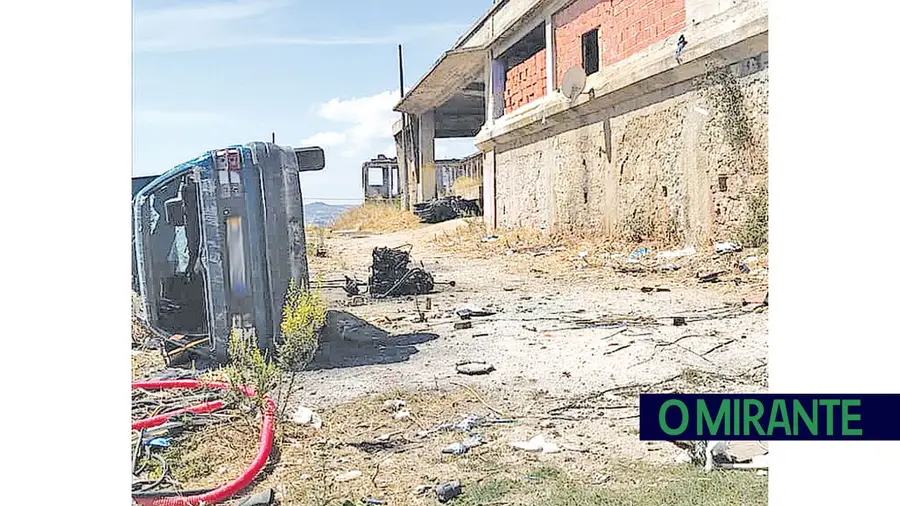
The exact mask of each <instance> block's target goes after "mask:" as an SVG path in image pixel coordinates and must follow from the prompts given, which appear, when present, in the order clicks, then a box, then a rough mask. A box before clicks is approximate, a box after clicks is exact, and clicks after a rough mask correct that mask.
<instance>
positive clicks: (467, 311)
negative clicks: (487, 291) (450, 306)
mask: <svg viewBox="0 0 900 506" xmlns="http://www.w3.org/2000/svg"><path fill="white" fill-rule="evenodd" d="M495 314H497V312H496V311H491V310H489V309H486V308H481V307H477V306H462V307H460V308H458V309H457V310H456V315H457V316H459V317H460V318H462V319H463V320H468V319H470V318H472V317H481V316H493V315H495Z"/></svg>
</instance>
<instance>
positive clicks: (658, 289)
mask: <svg viewBox="0 0 900 506" xmlns="http://www.w3.org/2000/svg"><path fill="white" fill-rule="evenodd" d="M641 291H642V292H644V293H651V292H671V291H672V290H670V289H668V288H663V287H659V286H657V287H653V286H644V287H641Z"/></svg>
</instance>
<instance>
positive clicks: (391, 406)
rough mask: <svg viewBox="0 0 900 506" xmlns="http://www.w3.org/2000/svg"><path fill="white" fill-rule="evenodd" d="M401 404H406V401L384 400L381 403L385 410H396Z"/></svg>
mask: <svg viewBox="0 0 900 506" xmlns="http://www.w3.org/2000/svg"><path fill="white" fill-rule="evenodd" d="M403 406H406V401H403V400H401V399H390V400H386V401H384V404H383V407H384V410H385V411H398V410H399V409H400V408H402V407H403Z"/></svg>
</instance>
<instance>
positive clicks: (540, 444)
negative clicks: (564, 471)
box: [509, 435, 560, 453]
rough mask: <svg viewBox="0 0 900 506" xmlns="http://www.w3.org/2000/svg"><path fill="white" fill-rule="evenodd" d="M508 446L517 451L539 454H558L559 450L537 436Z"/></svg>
mask: <svg viewBox="0 0 900 506" xmlns="http://www.w3.org/2000/svg"><path fill="white" fill-rule="evenodd" d="M509 445H510V446H512V447H513V448H515V449H517V450H523V451H526V452H535V453H536V452H540V453H559V452H560V448H559V446H556V445H555V444H553V443H551V442H549V441H547V440H546V439H544V436H541V435H538V436H534V437H533V438H531V439H529V440H528V441H525V442H521V441H520V442H515V443H510V444H509Z"/></svg>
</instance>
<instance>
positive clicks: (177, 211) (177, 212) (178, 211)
mask: <svg viewBox="0 0 900 506" xmlns="http://www.w3.org/2000/svg"><path fill="white" fill-rule="evenodd" d="M166 223H168V224H169V225H172V226H173V227H183V226H184V201H183V200H181V198H180V197H175V198H174V199H169V200H167V201H166Z"/></svg>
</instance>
